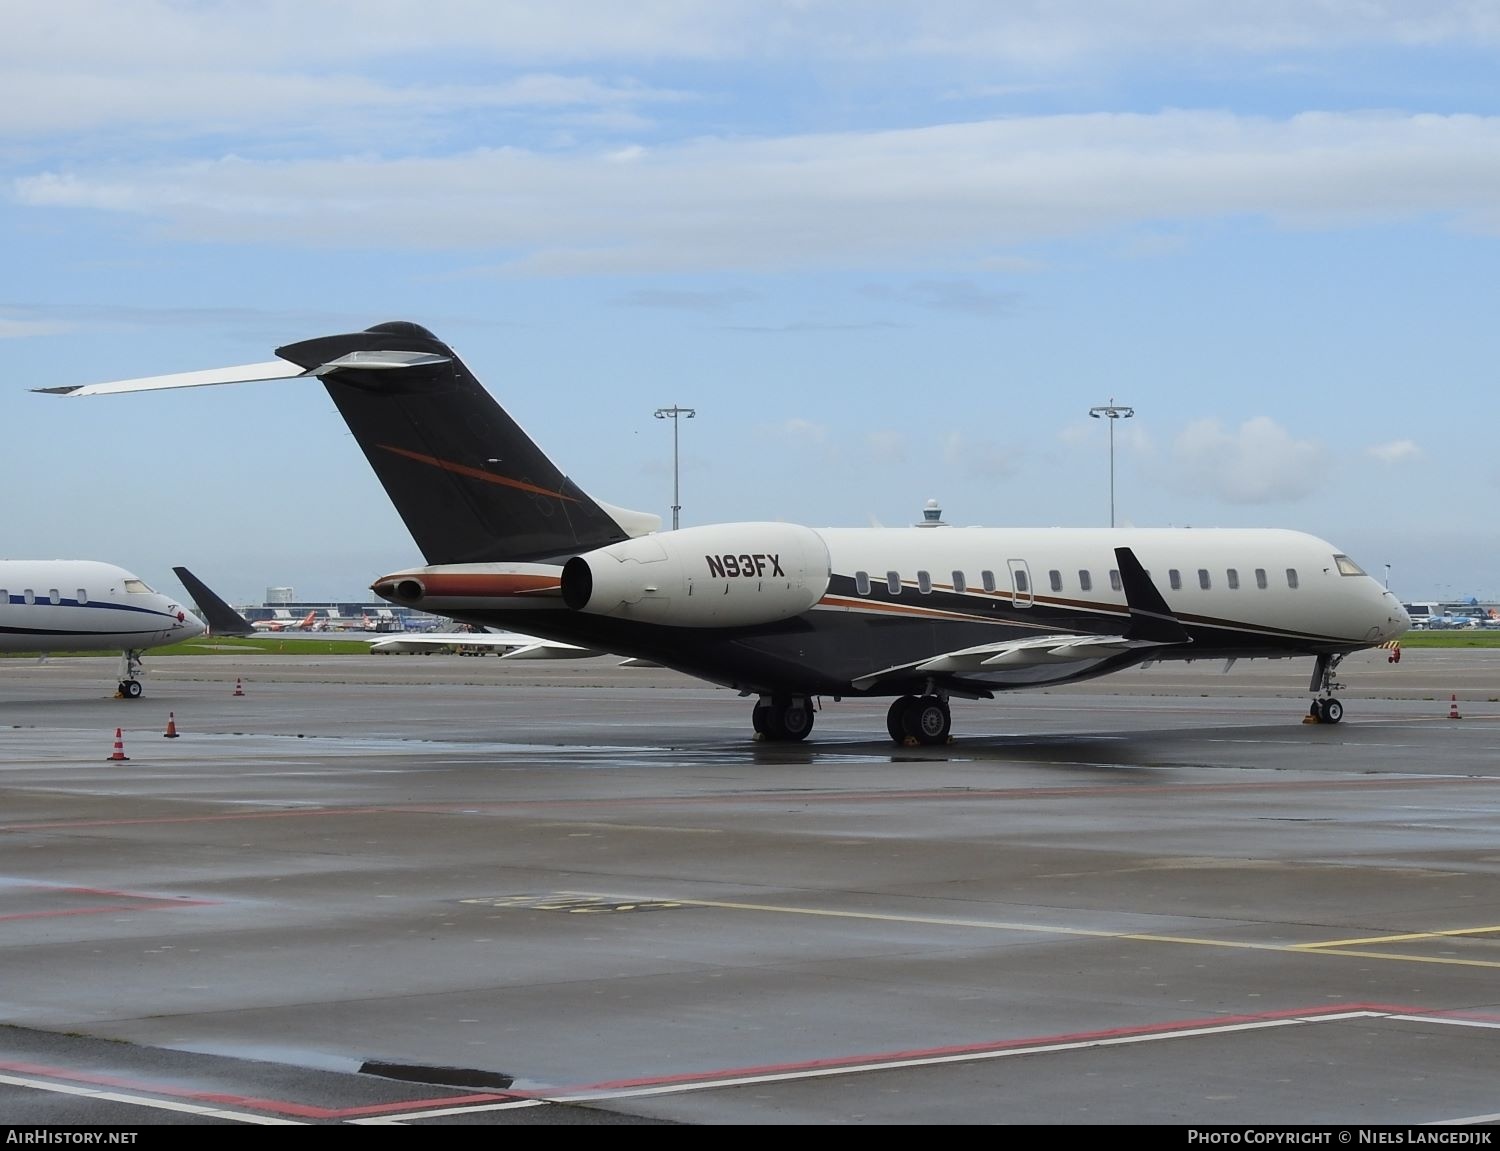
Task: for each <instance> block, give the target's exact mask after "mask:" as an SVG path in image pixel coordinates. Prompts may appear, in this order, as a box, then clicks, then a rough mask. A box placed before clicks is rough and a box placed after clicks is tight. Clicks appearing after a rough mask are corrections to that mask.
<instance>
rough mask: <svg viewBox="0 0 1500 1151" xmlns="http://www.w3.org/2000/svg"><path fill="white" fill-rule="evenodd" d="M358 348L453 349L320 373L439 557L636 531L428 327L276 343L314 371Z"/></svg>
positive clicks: (561, 545)
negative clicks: (423, 358) (401, 363)
mask: <svg viewBox="0 0 1500 1151" xmlns="http://www.w3.org/2000/svg"><path fill="white" fill-rule="evenodd" d="M356 352H418V353H425V354H427V355H430V356H439V357H443V358H444V362H441V363H422V364H420V365H418V366H410V367H399V368H383V369H376V368H360V367H337V368H335V369H334V370H331V371H325V372H320V373H319V374H320V375H322V379H323V384H324V386H325V387H326V388H327V389H328V394H329V395H330V396H331V397H332V398H333V402H334V403H335V404H337V405H338V409H339V412H340V414H341V415H342V416H343V417H344V421H345V422H346V423H347V424H348V425H349V430H350V431H351V432H353V433H354V438H355V439H356V440H357V441H358V442H359V446H360V447H361V448H362V449H363V450H364V453H365V457H366V458H367V459H368V460H369V461H370V466H371V467H372V468H374V469H375V474H376V475H377V476H378V477H379V478H380V482H381V483H382V484H383V485H384V486H385V490H386V493H387V494H388V495H389V496H390V498H391V502H392V503H393V504H394V505H395V507H396V510H397V512H399V513H400V515H401V518H402V520H403V521H405V523H406V527H407V530H408V531H410V532H411V534H412V538H413V539H414V540H415V541H416V543H417V547H418V548H420V549H421V551H422V555H423V556H424V557H426V560H427V562H428V563H430V564H450V563H483V562H507V561H512V562H543V561H549V560H555V559H566V558H567V557H569V556H573V555H576V554H578V553H579V552H583V551H589V550H591V549H593V548H597V547H603V546H604V545H606V544H611V543H615V542H617V541H619V540H622V539H625V538H626V533H625V531H624V530H623V529H622V528H621V527H620V525H619V524H618V523H616V522H615V520H614V519H613V518H611V517H610V515H609V514H608V513H606V512H605V511H604V510H603V509H602V508H600V506H599V505H598V504H596V503H595V502H594V501H593V500H592V499H590V498H589V497H588V496H587V495H586V494H584V492H583V491H582V490H581V489H580V488H579V487H578V486H577V485H576V484H574V483H573V482H572V481H571V480H570V479H568V477H567V476H565V475H563V474H562V473H561V472H560V471H558V470H557V468H556V467H555V466H554V465H553V464H552V462H551V461H550V460H549V459H547V457H546V456H545V455H543V454H542V452H541V449H539V448H538V447H537V446H536V444H534V443H533V442H532V441H531V438H530V437H529V436H527V435H526V433H525V432H523V431H522V430H521V428H520V426H519V425H518V424H516V422H515V421H514V420H512V419H511V418H510V416H509V415H507V414H506V412H505V410H504V409H503V408H502V407H501V406H500V405H499V404H498V403H496V402H495V400H494V398H493V397H492V396H491V395H490V394H489V393H488V392H487V391H485V389H484V388H483V386H482V385H481V384H480V383H479V381H478V380H476V379H475V378H474V376H473V375H472V374H471V373H470V372H469V370H468V368H466V367H465V366H464V364H463V362H462V361H460V360H459V358H458V357H457V356H456V355H454V353H453V350H452V349H451V348H449V347H448V346H447V345H446V344H444V343H442V342H441V341H440V340H438V339H437V338H436V337H435V336H433V334H432V333H431V332H429V331H428V330H427V329H426V328H423V327H421V326H420V325H418V324H410V323H390V324H378V325H376V326H375V327H373V328H370V329H368V330H367V331H364V332H355V333H350V334H347V335H341V336H325V337H322V338H319V339H314V340H304V341H303V342H301V343H297V344H289V345H287V346H286V347H282V348H277V349H276V354H277V355H278V356H280V357H282V358H283V359H286V360H290V361H291V362H293V363H295V364H300V365H301V366H302V367H304V368H306V369H308V370H310V371H317V370H318V369H320V368H322V367H323V366H324V365H328V364H330V363H331V362H332V361H335V360H338V359H340V358H341V357H345V356H349V355H350V354H351V353H356Z"/></svg>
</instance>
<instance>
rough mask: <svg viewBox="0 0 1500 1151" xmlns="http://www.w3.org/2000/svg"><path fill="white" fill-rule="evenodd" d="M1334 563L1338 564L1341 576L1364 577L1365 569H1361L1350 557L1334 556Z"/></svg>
mask: <svg viewBox="0 0 1500 1151" xmlns="http://www.w3.org/2000/svg"><path fill="white" fill-rule="evenodd" d="M1333 562H1334V563H1336V564H1338V568H1339V575H1364V574H1365V569H1364V568H1362V567H1360V566H1359V565H1358V564H1357V563H1355V562H1354V561H1353V560H1352V559H1350V558H1349V557H1348V556H1334V557H1333Z"/></svg>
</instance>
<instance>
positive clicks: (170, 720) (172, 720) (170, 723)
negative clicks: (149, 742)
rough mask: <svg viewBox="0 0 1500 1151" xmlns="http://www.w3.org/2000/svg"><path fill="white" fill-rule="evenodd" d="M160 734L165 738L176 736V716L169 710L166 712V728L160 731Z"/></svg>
mask: <svg viewBox="0 0 1500 1151" xmlns="http://www.w3.org/2000/svg"><path fill="white" fill-rule="evenodd" d="M162 736H163V738H165V739H176V738H177V717H176V716H174V715H173V714H172V713H171V712H170V711H169V712H167V730H166V731H164V732H162Z"/></svg>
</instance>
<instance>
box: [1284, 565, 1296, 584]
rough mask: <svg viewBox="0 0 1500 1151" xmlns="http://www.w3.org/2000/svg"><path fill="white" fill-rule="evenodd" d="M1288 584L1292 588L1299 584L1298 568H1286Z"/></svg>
mask: <svg viewBox="0 0 1500 1151" xmlns="http://www.w3.org/2000/svg"><path fill="white" fill-rule="evenodd" d="M1286 586H1287V587H1290V588H1294V587H1296V586H1297V569H1296V568H1287V569H1286Z"/></svg>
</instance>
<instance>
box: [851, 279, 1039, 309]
mask: <svg viewBox="0 0 1500 1151" xmlns="http://www.w3.org/2000/svg"><path fill="white" fill-rule="evenodd" d="M865 295H867V296H869V297H870V298H871V299H875V300H894V301H897V302H900V303H907V304H916V305H918V306H919V307H924V308H931V309H933V310H934V311H939V312H959V313H962V314H965V315H970V316H1003V315H1009V314H1011V313H1013V312H1015V310H1016V304H1017V302H1018V301H1019V300H1020V299H1021V296H1020V293H1018V292H997V291H994V290H992V289H990V288H985V287H982V286H981V285H979V284H976V283H973V282H972V281H970V280H917V281H914V282H912V283H910V284H907V285H905V286H903V287H890V286H886V285H871V286H870V287H868V288H866V289H865Z"/></svg>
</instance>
